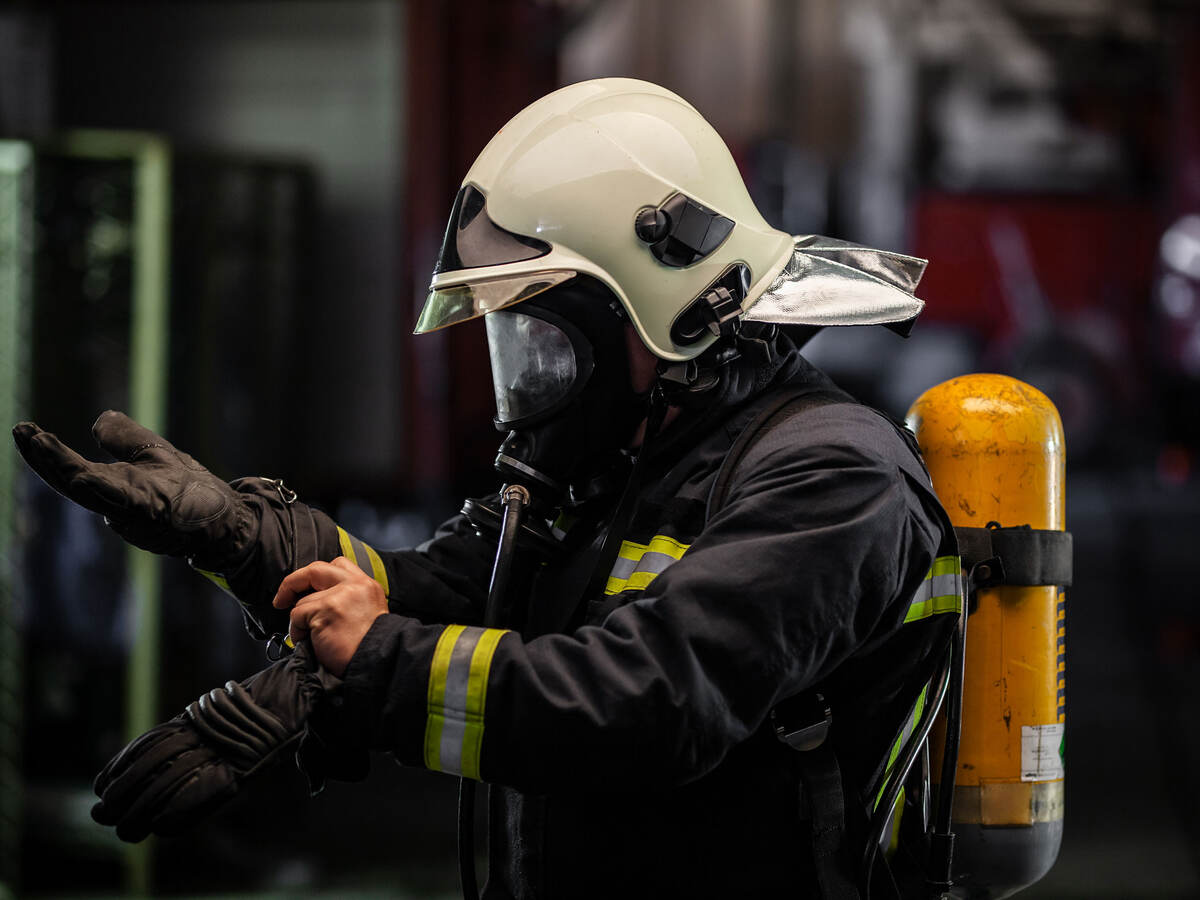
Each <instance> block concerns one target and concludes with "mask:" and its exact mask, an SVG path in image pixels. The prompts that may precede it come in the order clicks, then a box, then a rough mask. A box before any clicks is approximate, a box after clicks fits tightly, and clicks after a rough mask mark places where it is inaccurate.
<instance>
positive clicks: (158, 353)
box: [64, 131, 171, 896]
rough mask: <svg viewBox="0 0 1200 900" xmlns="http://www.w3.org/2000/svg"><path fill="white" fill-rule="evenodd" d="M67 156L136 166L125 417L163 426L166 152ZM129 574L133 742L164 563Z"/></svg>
mask: <svg viewBox="0 0 1200 900" xmlns="http://www.w3.org/2000/svg"><path fill="white" fill-rule="evenodd" d="M64 143H65V147H66V151H67V153H68V154H70V155H72V156H83V157H88V158H92V159H97V158H107V159H114V158H116V159H123V158H128V159H132V160H133V163H134V205H133V235H134V240H133V247H134V251H133V288H132V297H131V298H130V321H131V325H130V361H129V414H130V415H131V416H132V417H133V418H134V419H136V420H137V421H138V422H140V423H142V424H143V425H145V426H146V427H147V428H150V429H151V430H153V431H158V432H161V431H162V430H163V429H164V427H165V425H166V388H167V383H166V382H167V359H168V357H167V352H168V346H167V343H168V325H169V297H170V293H169V292H170V278H169V272H170V253H171V248H170V240H169V229H170V225H171V222H170V218H171V205H170V187H171V150H170V146H169V145H168V144H167V142H166V141H164V140H163V139H161V138H159V137H157V136H155V135H152V134H146V133H141V132H107V131H77V132H71V133H69V134H68V135H67V136H66V137H65V139H64ZM126 571H127V577H128V586H129V592H130V602H131V606H132V618H133V622H134V633H133V643H132V646H131V647H130V651H129V665H128V668H127V670H126V688H125V703H126V707H125V708H126V719H125V723H126V724H125V732H126V736H127V737H128V739H130V740H132V739H133V738H135V737H137V736H138V735H139V734H142V733H143V732H145V731H147V730H149V729H150V728H152V727H153V726H154V725H155V724H156V722H157V719H158V693H159V692H158V680H159V674H160V673H159V632H160V625H161V601H162V561H161V560H160V559H159V558H158V557H157V556H154V555H153V554H150V553H147V552H145V551H143V550H139V549H137V548H136V547H130V548H129V549H128V557H127V569H126ZM126 861H127V870H126V871H127V887H128V890H129V891H130V893H133V894H136V895H141V896H146V895H148V894H149V893H150V880H151V879H150V876H151V868H150V850H149V846H148V845H147V844H137V845H134V846H131V847H129V848H128V849H127V851H126Z"/></svg>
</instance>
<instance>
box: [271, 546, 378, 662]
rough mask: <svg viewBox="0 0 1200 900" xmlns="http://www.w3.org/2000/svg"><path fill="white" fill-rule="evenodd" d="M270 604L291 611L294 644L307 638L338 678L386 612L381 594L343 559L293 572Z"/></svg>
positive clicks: (369, 579)
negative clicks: (373, 626) (376, 620)
mask: <svg viewBox="0 0 1200 900" xmlns="http://www.w3.org/2000/svg"><path fill="white" fill-rule="evenodd" d="M310 591H311V593H309V592H310ZM271 603H272V605H273V606H274V607H275V608H277V609H289V608H290V609H291V610H292V616H291V627H290V628H289V629H288V636H289V637H290V638H291V640H292V643H294V644H297V643H299V642H300V641H302V640H304V639H305V638H310V639H311V640H312V646H313V650H314V652H315V653H316V656H317V660H318V661H319V662H320V663H321V664H322V665H323V666H325V668H326V669H328V670H329V671H330V672H332V673H333V674H334V675H336V676H338V677H339V678H340V677H341V676H342V675H343V674H345V672H346V666H347V665H348V664H349V662H350V657H352V656H353V655H354V651H356V650H357V649H358V645H359V644H360V643H362V639H363V638H364V637H365V636H366V634H367V632H368V631H369V630H370V628H371V623H373V622H374V621H375V619H376V618H378V617H379V616H381V615H383V614H384V613H386V612H387V611H388V608H387V596H386V595H385V594H384V593H383V588H382V587H380V585H379V583H378V582H376V581H375V580H374V579H373V578H371V577H369V576H368V575H366V574H365V573H364V572H363V570H362V569H360V568H359V567H358V566H356V565H355V564H354V563H352V562H350V560H348V559H346V557H344V556H339V557H338V558H337V559H335V560H334V561H333V562H314V563H309V564H308V565H307V566H305V567H304V568H302V569H297V570H296V571H295V572H293V573H292V574H291V575H288V576H287V577H286V578H284V579H283V581H282V582H281V583H280V585H279V590H278V592H276V594H275V599H274V600H272V601H271Z"/></svg>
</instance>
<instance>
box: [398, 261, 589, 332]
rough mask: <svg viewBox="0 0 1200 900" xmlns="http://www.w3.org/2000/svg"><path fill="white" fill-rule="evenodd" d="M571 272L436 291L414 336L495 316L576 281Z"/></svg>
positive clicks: (427, 300) (529, 275) (529, 274)
mask: <svg viewBox="0 0 1200 900" xmlns="http://www.w3.org/2000/svg"><path fill="white" fill-rule="evenodd" d="M575 274H576V273H575V272H574V271H573V270H571V269H558V270H555V271H550V272H523V273H521V274H519V275H508V276H504V277H500V278H489V279H488V280H487V281H480V282H476V283H475V284H451V285H447V286H446V287H440V288H433V289H431V290H430V291H429V294H428V295H427V296H426V297H425V306H424V308H422V310H421V316H420V318H418V319H417V325H416V327H415V328H414V329H413V334H424V333H425V332H427V331H436V330H437V329H439V328H445V327H446V326H447V325H454V324H456V323H458V322H465V321H467V320H468V319H474V318H476V317H478V316H482V315H484V314H485V313H490V312H495V311H496V310H498V309H503V308H504V307H506V306H512V305H513V304H514V303H520V302H521V301H522V300H528V299H529V298H530V297H535V296H537V295H538V294H540V293H541V292H542V291H548V290H550V288H552V287H555V286H556V285H559V284H562V283H563V282H564V281H570V280H571V279H572V278H574V277H575Z"/></svg>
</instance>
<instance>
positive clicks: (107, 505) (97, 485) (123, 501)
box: [13, 422, 128, 516]
mask: <svg viewBox="0 0 1200 900" xmlns="http://www.w3.org/2000/svg"><path fill="white" fill-rule="evenodd" d="M13 440H14V441H15V442H16V445H17V450H18V451H20V453H21V456H22V457H23V458H24V459H25V462H26V463H28V464H29V468H31V469H33V471H34V472H36V473H37V475H38V477H39V478H41V479H42V480H43V481H44V482H46V484H48V485H50V487H52V488H54V490H56V491H58V492H59V493H60V494H62V495H63V496H64V497H66V498H67V499H69V500H73V501H74V502H75V503H78V504H79V505H80V506H82V507H84V508H85V509H90V510H91V511H92V512H98V513H100V514H101V515H104V516H119V515H120V513H121V511H122V510H124V509H125V507H126V506H127V504H128V501H127V498H126V496H125V493H124V492H123V491H122V490H121V488H120V486H119V484H116V483H111V481H112V480H111V479H110V478H107V477H105V475H104V474H103V473H104V472H105V471H106V470H107V467H106V466H105V464H103V463H94V462H91V461H90V460H87V459H84V458H83V457H82V456H80V455H79V454H78V453H76V452H75V451H74V450H72V449H71V448H70V447H68V446H67V445H66V444H64V443H63V442H62V441H61V440H59V439H58V437H57V436H56V435H53V434H51V433H50V432H49V431H42V429H40V428H38V426H37V425H35V424H34V423H32V422H21V423H20V424H19V425H17V426H16V427H15V428H14V429H13Z"/></svg>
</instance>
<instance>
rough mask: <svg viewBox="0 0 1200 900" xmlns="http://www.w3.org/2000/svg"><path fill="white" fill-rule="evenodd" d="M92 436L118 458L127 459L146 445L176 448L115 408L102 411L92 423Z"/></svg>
mask: <svg viewBox="0 0 1200 900" xmlns="http://www.w3.org/2000/svg"><path fill="white" fill-rule="evenodd" d="M92 437H94V438H95V439H96V443H97V444H99V445H100V447H101V448H102V449H104V450H107V451H108V452H109V453H111V454H112V455H113V456H114V457H115V458H116V459H121V460H126V461H128V460H129V459H130V458H131V457H132V456H133V455H134V454H135V453H137V452H138V451H139V450H144V449H145V448H146V447H166V448H169V449H172V450H173V449H174V448H173V447H171V445H170V443H168V442H167V440H166V439H165V438H162V437H160V436H159V435H157V434H155V433H154V432H153V431H151V430H150V429H149V428H146V427H145V426H143V425H139V424H138V423H137V422H135V421H134V420H133V419H131V418H129V416H127V415H125V413H123V412H118V411H117V410H115V409H110V410H106V411H105V412H102V413H100V417H99V418H98V419H96V422H95V424H94V425H92Z"/></svg>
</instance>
